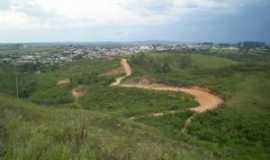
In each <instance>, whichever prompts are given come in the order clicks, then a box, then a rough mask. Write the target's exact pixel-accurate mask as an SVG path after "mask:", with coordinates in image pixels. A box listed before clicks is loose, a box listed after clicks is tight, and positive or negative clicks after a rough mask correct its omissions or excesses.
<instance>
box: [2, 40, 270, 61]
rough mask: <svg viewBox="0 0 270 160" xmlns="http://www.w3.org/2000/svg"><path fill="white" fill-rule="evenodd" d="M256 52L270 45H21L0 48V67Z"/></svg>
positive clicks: (245, 43)
mask: <svg viewBox="0 0 270 160" xmlns="http://www.w3.org/2000/svg"><path fill="white" fill-rule="evenodd" d="M243 49H244V50H249V49H253V50H254V49H255V50H259V51H260V52H262V53H269V49H270V45H269V44H266V43H263V42H240V43H210V42H204V43H169V42H137V43H135V42H134V43H96V44H93V43H22V44H0V63H7V64H27V63H31V64H37V63H41V64H56V63H65V62H72V61H74V60H77V59H93V58H104V57H106V58H108V57H115V56H123V55H132V54H136V53H142V52H166V51H167V52H171V51H179V52H184V51H209V50H211V51H215V50H224V51H226V50H229V51H230V52H235V53H238V52H239V51H240V50H243Z"/></svg>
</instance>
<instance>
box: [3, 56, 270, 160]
mask: <svg viewBox="0 0 270 160" xmlns="http://www.w3.org/2000/svg"><path fill="white" fill-rule="evenodd" d="M125 58H127V60H128V62H129V64H130V66H131V68H132V70H133V73H132V74H127V76H125V72H123V71H121V69H119V67H121V64H120V63H119V62H120V58H115V59H113V60H110V59H94V60H79V61H75V62H71V63H67V64H64V65H56V66H40V67H39V68H38V70H39V71H40V72H36V70H35V69H34V70H32V69H31V66H30V67H27V66H23V67H20V68H19V71H18V70H16V68H14V66H11V65H2V66H1V68H0V76H1V80H0V91H1V94H0V110H1V112H0V130H1V132H0V133H1V134H0V157H1V159H123V160H124V159H150V160H151V159H153V160H154V159H187V160H188V159H192V160H193V159H194V160H196V159H269V158H270V150H269V146H270V134H269V133H270V130H269V129H270V123H269V122H270V121H269V120H270V119H269V117H270V115H269V114H270V112H269V109H270V108H269V106H270V101H269V100H268V99H267V98H268V97H269V96H270V92H269V91H270V82H269V78H270V72H269V67H270V63H268V60H267V58H268V57H267V56H265V60H264V63H261V61H260V60H258V59H253V55H250V57H249V56H248V55H240V54H239V56H238V57H235V56H232V55H230V54H228V53H226V54H223V53H220V54H215V55H213V54H212V53H209V54H195V53H192V54H190V53H176V52H174V53H166V52H164V53H145V54H137V55H133V56H127V57H125ZM246 59H249V60H248V61H247V60H246ZM269 62H270V59H269ZM114 69H117V71H113V70H114ZM7 70H8V71H9V72H6V71H7ZM15 71H16V72H17V73H16V72H15ZM16 74H17V75H18V77H19V86H20V92H19V97H20V99H17V98H16V86H15V83H14V79H15V77H16ZM121 76H122V77H123V78H121V82H123V83H124V84H125V83H126V84H130V83H140V84H144V85H151V84H164V85H166V86H175V87H179V88H181V87H190V86H200V87H203V88H205V89H207V90H208V91H211V93H212V94H215V95H218V96H220V97H222V99H224V104H223V105H222V106H221V107H220V108H215V109H214V110H211V111H208V110H207V111H206V112H204V113H201V114H196V116H195V117H194V118H192V122H191V123H190V124H189V126H188V127H187V129H186V131H185V132H182V129H183V126H184V125H185V123H186V121H187V119H188V118H189V117H190V116H191V115H192V114H193V112H191V111H190V108H193V107H196V106H198V102H197V101H196V99H194V98H193V97H192V95H189V94H185V93H183V92H171V91H165V92H160V91H158V90H144V89H142V88H138V87H137V88H126V87H124V88H122V87H118V86H117V85H116V86H115V87H110V84H112V83H113V82H114V81H115V79H116V78H118V77H121ZM74 89H77V92H79V93H80V94H79V96H78V97H73V96H74V95H72V90H74ZM178 110H179V111H181V112H174V111H178ZM153 113H173V114H164V115H163V116H145V115H151V114H153ZM131 117H136V118H133V119H132V118H131ZM137 117H138V118H137Z"/></svg>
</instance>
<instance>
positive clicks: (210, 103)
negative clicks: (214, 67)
mask: <svg viewBox="0 0 270 160" xmlns="http://www.w3.org/2000/svg"><path fill="white" fill-rule="evenodd" d="M121 65H122V67H123V68H124V70H125V73H126V75H125V76H122V77H119V78H117V79H116V81H115V82H113V83H112V84H111V86H118V87H124V88H140V89H145V90H155V91H167V92H183V93H186V94H189V95H191V96H193V97H194V98H195V100H196V101H197V102H198V103H199V104H200V105H199V106H197V107H194V108H191V109H189V110H190V111H192V112H194V113H203V112H207V111H209V110H213V109H216V108H217V107H219V106H220V105H221V104H223V102H224V101H223V99H222V98H220V97H219V96H217V95H214V94H212V93H210V91H209V90H207V89H204V88H201V87H197V86H194V87H176V86H169V85H164V84H157V83H154V84H139V83H134V82H124V83H122V81H123V80H124V79H126V78H127V77H129V76H131V75H132V68H131V67H130V65H129V64H128V61H127V59H122V60H121ZM179 112H183V110H182V111H179V110H177V111H167V112H160V113H152V114H149V115H148V116H154V117H160V116H164V115H168V114H176V113H179ZM194 116H195V115H194V114H193V115H192V116H191V117H190V118H188V119H187V120H186V123H185V125H184V128H183V130H185V129H186V128H187V127H188V125H189V124H190V123H191V120H192V119H193V118H194ZM140 117H143V116H138V117H131V118H130V119H137V118H140Z"/></svg>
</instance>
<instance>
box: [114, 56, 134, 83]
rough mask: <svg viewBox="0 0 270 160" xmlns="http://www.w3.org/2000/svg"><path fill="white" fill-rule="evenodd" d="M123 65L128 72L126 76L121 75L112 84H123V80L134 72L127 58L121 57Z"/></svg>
mask: <svg viewBox="0 0 270 160" xmlns="http://www.w3.org/2000/svg"><path fill="white" fill-rule="evenodd" d="M121 65H122V67H123V68H124V70H125V74H126V75H125V76H121V77H118V78H116V80H115V82H113V83H112V84H111V86H119V85H120V84H121V82H122V81H123V80H124V79H125V78H127V77H129V76H131V74H132V69H131V67H130V65H129V64H128V61H127V59H121Z"/></svg>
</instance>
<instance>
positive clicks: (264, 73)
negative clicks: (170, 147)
mask: <svg viewBox="0 0 270 160" xmlns="http://www.w3.org/2000/svg"><path fill="white" fill-rule="evenodd" d="M183 56H187V55H186V54H184V55H183V54H181V53H179V55H177V54H171V55H161V56H160V57H159V56H156V57H155V58H152V55H150V56H148V55H144V57H143V56H141V57H140V56H139V57H140V58H141V59H142V58H143V59H144V60H143V62H144V63H143V64H139V65H138V64H137V63H136V61H134V60H133V59H134V58H135V57H132V58H131V62H132V66H134V68H135V71H136V70H137V71H138V72H137V75H136V76H137V77H140V76H146V75H148V76H149V75H151V77H152V78H154V79H156V80H157V81H160V82H163V83H168V84H174V85H200V86H205V87H208V88H210V89H212V90H214V91H216V92H218V93H219V94H221V95H223V96H224V98H225V104H224V106H223V107H222V108H221V109H217V110H215V111H212V112H208V113H205V114H200V115H198V116H196V118H195V119H194V120H193V122H192V124H191V126H190V127H189V129H188V134H189V135H191V136H193V137H197V139H198V140H197V142H195V143H199V141H204V142H210V143H212V144H218V145H219V147H214V148H215V149H218V151H217V153H218V155H219V156H221V158H222V159H223V158H224V159H226V158H228V159H269V156H270V150H269V146H270V143H269V142H270V141H269V139H270V134H269V133H270V130H269V128H270V127H269V126H270V123H269V122H270V121H269V120H270V119H269V117H270V116H269V109H270V108H269V106H270V104H269V103H270V101H269V100H268V97H269V96H270V95H269V94H270V92H269V89H270V88H269V87H270V86H269V85H270V81H269V78H270V77H269V76H270V72H269V67H270V65H269V64H270V63H267V62H268V60H269V59H268V57H267V56H265V57H264V58H265V59H264V60H263V63H260V61H259V59H258V58H255V59H254V60H253V61H252V59H251V58H252V57H254V55H244V56H243V55H241V54H240V55H239V57H237V55H235V57H234V58H232V55H231V54H229V53H226V54H223V55H200V54H199V55H198V54H196V55H192V56H191V59H192V60H191V61H190V64H189V65H188V67H186V68H185V67H184V68H183V67H182V68H181V67H177V65H176V64H177V63H179V62H181V61H180V60H179V59H178V58H177V57H183ZM168 57H169V58H168ZM259 57H260V56H259ZM153 59H155V60H153ZM168 59H170V60H168ZM243 59H249V60H248V61H245V60H243ZM169 61H170V63H168V62H169ZM155 62H157V63H160V64H166V63H168V64H169V68H170V70H168V71H166V72H155V69H154V68H153V67H155V65H152V64H153V63H155ZM251 62H252V63H251ZM146 66H147V67H148V68H147V69H146ZM180 66H181V65H180ZM199 66H201V67H199ZM143 122H144V123H146V124H148V125H152V126H155V127H158V128H160V129H161V131H163V132H164V133H165V135H167V136H169V137H175V136H173V135H169V134H168V130H172V131H175V130H179V127H178V126H177V125H175V123H173V122H179V117H170V118H168V117H163V118H161V119H157V121H155V120H153V119H151V118H146V119H144V120H143ZM210 143H209V144H208V145H207V146H211V144H210ZM251 146H252V147H251ZM230 148H233V149H234V151H233V152H232V153H231V154H230V155H229V156H225V155H226V154H227V153H228V152H231V151H230ZM212 149H213V148H212Z"/></svg>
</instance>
